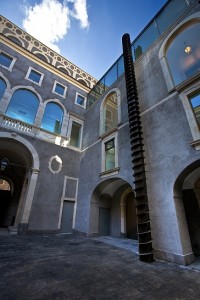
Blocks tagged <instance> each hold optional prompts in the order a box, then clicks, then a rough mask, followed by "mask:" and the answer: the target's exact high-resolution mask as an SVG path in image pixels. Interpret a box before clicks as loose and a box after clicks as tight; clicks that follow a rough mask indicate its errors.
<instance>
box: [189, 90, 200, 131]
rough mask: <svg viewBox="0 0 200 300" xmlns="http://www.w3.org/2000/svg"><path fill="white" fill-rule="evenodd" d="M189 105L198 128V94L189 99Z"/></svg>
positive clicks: (199, 109) (199, 117) (199, 119)
mask: <svg viewBox="0 0 200 300" xmlns="http://www.w3.org/2000/svg"><path fill="white" fill-rule="evenodd" d="M190 102H191V105H192V107H193V111H194V114H195V117H196V120H197V123H198V125H199V126H200V94H198V95H196V96H193V97H191V98H190Z"/></svg>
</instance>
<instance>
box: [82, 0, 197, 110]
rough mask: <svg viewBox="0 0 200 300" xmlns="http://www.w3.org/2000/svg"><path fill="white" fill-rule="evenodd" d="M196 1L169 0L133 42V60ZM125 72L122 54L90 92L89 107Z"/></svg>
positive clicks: (88, 97)
mask: <svg viewBox="0 0 200 300" xmlns="http://www.w3.org/2000/svg"><path fill="white" fill-rule="evenodd" d="M196 1H197V0H168V1H167V2H166V4H165V5H164V6H163V7H162V8H161V10H160V11H159V12H158V13H157V14H156V15H155V17H154V18H153V19H152V20H151V21H150V22H149V23H148V25H147V26H146V27H145V28H144V29H143V30H142V32H141V33H140V34H139V35H138V36H137V37H136V39H135V40H134V41H133V42H132V54H133V60H134V61H136V60H137V59H138V58H139V57H140V55H142V54H143V53H144V52H145V51H146V50H147V49H148V48H149V47H150V46H151V45H152V44H153V43H154V42H155V41H156V40H157V38H158V37H159V36H160V35H161V34H163V33H164V32H165V31H166V30H167V29H168V28H169V27H170V26H171V25H172V24H173V23H174V22H175V21H176V20H177V19H178V18H179V17H180V16H181V15H182V14H184V12H185V11H186V10H187V9H188V8H189V6H191V5H192V4H193V3H195V2H196ZM123 73H124V59H123V55H121V56H120V57H119V58H118V60H117V61H116V62H115V63H114V64H113V65H112V66H111V68H110V69H109V70H108V71H107V72H106V73H105V75H104V76H103V77H102V78H101V79H100V80H99V81H98V82H97V84H96V85H95V86H94V87H93V88H92V89H91V91H90V92H89V93H88V96H87V108H89V107H90V106H91V105H93V104H94V103H95V102H96V101H97V100H98V99H99V98H100V96H101V95H102V94H103V93H104V92H105V91H106V90H107V89H108V88H109V87H110V86H111V85H112V84H113V83H114V82H115V81H116V80H117V79H118V78H119V77H120V76H121V75H122V74H123Z"/></svg>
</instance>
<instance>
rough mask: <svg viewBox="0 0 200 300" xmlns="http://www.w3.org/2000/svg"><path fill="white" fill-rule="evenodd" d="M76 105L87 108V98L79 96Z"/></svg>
mask: <svg viewBox="0 0 200 300" xmlns="http://www.w3.org/2000/svg"><path fill="white" fill-rule="evenodd" d="M76 103H77V104H79V105H81V106H85V98H84V97H83V96H81V95H78V96H77V98H76Z"/></svg>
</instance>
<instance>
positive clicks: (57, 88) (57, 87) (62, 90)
mask: <svg viewBox="0 0 200 300" xmlns="http://www.w3.org/2000/svg"><path fill="white" fill-rule="evenodd" d="M66 92H67V87H66V86H64V85H62V84H60V83H58V82H57V81H55V82H54V86H53V93H55V94H57V95H59V96H62V97H63V98H65V96H66Z"/></svg>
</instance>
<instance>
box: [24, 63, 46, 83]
mask: <svg viewBox="0 0 200 300" xmlns="http://www.w3.org/2000/svg"><path fill="white" fill-rule="evenodd" d="M43 77H44V74H42V73H40V72H38V71H36V70H34V69H33V68H31V67H29V70H28V72H27V74H26V77H25V79H28V80H30V81H32V82H34V83H37V84H38V85H41V83H42V79H43Z"/></svg>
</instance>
